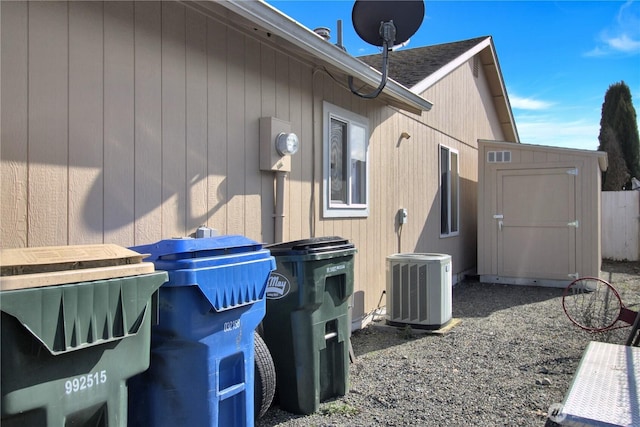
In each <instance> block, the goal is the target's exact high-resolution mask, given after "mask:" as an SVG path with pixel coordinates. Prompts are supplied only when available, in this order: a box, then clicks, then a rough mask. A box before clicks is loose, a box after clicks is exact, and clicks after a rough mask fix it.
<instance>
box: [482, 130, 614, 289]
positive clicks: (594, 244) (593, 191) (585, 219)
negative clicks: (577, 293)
mask: <svg viewBox="0 0 640 427" xmlns="http://www.w3.org/2000/svg"><path fill="white" fill-rule="evenodd" d="M503 150H508V151H510V152H511V161H510V162H509V163H487V160H486V159H487V152H488V151H503ZM603 157H604V154H603V153H598V152H587V151H583V150H571V149H564V148H554V147H543V146H536V145H526V144H510V143H503V142H495V143H494V142H482V143H481V144H480V151H479V159H478V168H479V181H478V274H479V275H480V276H496V275H498V274H499V272H498V263H499V259H498V258H497V257H498V250H497V229H498V228H497V220H496V219H494V218H493V215H494V214H500V212H496V207H497V203H496V200H497V198H498V195H497V191H498V179H497V176H498V175H497V174H498V173H499V171H518V170H544V169H552V168H565V169H567V170H570V169H573V168H576V169H577V175H576V177H575V183H576V185H575V193H574V194H567V195H566V196H567V197H571V198H572V199H573V200H572V203H575V214H576V218H575V219H576V220H577V221H578V223H579V226H578V228H577V229H576V233H575V252H576V253H575V267H576V270H577V273H578V274H579V276H580V277H584V276H595V277H598V275H599V274H600V264H601V219H600V211H601V197H600V179H601V166H600V161H601V160H600V159H602V158H603ZM522 191H523V193H526V192H527V189H526V188H523V189H522ZM551 193H552V192H551V191H545V192H544V193H543V194H531V195H530V197H536V198H540V199H541V200H543V203H545V204H554V203H555V204H563V203H566V200H562V199H560V200H554V199H552V198H550V196H549V194H551ZM505 221H506V220H505ZM522 245H523V246H526V242H522ZM505 250H508V249H506V248H505ZM512 250H520V248H512ZM545 250H546V252H547V255H548V256H550V257H551V258H554V257H555V258H560V256H561V254H555V255H549V252H550V253H551V254H553V251H554V250H557V248H554V247H548V248H545ZM537 273H538V275H537V277H536V278H535V279H539V280H542V281H544V280H545V279H548V277H547V276H546V274H547V272H546V271H539V272H537ZM509 279H520V278H509ZM525 279H527V280H529V279H531V278H525ZM570 280H572V279H571V278H570V277H567V278H566V281H570ZM558 285H561V284H560V283H558Z"/></svg>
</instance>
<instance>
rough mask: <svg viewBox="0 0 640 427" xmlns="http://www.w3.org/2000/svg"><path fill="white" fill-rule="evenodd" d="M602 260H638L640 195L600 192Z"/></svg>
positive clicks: (631, 192) (639, 251) (633, 192)
mask: <svg viewBox="0 0 640 427" xmlns="http://www.w3.org/2000/svg"><path fill="white" fill-rule="evenodd" d="M602 257H603V258H607V259H613V260H627V261H638V260H640V191H603V192H602Z"/></svg>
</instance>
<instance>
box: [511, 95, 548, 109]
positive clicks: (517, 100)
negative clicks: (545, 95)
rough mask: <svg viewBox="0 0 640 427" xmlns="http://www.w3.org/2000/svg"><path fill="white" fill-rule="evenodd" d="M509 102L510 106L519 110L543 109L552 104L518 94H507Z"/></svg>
mask: <svg viewBox="0 0 640 427" xmlns="http://www.w3.org/2000/svg"><path fill="white" fill-rule="evenodd" d="M509 103H510V104H511V107H512V108H517V109H519V110H545V109H547V108H549V107H551V106H552V105H553V103H551V102H547V101H542V100H539V99H534V98H523V97H520V96H518V95H509Z"/></svg>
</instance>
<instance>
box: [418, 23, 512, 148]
mask: <svg viewBox="0 0 640 427" xmlns="http://www.w3.org/2000/svg"><path fill="white" fill-rule="evenodd" d="M486 49H489V52H490V55H491V57H492V63H491V64H490V66H491V67H493V68H494V69H495V73H496V76H497V79H498V85H499V86H500V92H501V94H502V96H500V98H502V101H501V102H502V103H503V107H504V109H505V111H506V114H507V117H506V121H503V122H502V123H501V125H502V126H505V127H506V130H507V131H508V132H506V137H507V139H509V140H513V141H514V142H520V136H519V135H518V129H517V127H516V122H515V118H514V117H513V111H512V110H511V103H510V102H509V96H508V94H507V88H506V86H505V84H504V79H503V77H502V71H501V70H500V64H499V63H498V56H497V55H496V50H495V47H494V45H493V40H492V38H491V37H490V36H487V38H485V39H484V40H482V41H480V42H479V43H478V44H477V45H475V46H474V47H472V48H471V49H469V50H467V51H466V52H464V53H463V54H462V55H460V56H458V57H457V58H455V59H454V60H453V61H451V62H449V63H448V64H446V65H445V66H443V67H441V68H440V69H438V70H437V71H435V72H434V73H433V74H431V75H429V76H428V77H427V78H425V79H424V80H422V81H420V82H418V83H417V84H415V85H414V86H413V87H412V88H411V91H413V92H415V93H417V94H420V93H423V92H424V91H426V90H427V89H429V88H430V87H431V86H433V85H434V84H435V83H437V82H438V81H440V80H441V79H443V78H444V77H445V76H447V75H448V74H449V73H451V72H452V71H453V70H455V69H456V68H458V67H460V66H461V65H462V64H464V63H465V62H467V61H469V60H470V59H471V58H473V57H474V56H475V55H477V54H479V53H481V52H482V51H484V50H486ZM496 102H498V101H496Z"/></svg>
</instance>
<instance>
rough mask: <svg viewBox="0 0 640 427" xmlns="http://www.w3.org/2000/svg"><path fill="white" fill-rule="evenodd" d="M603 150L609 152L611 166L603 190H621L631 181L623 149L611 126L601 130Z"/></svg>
mask: <svg viewBox="0 0 640 427" xmlns="http://www.w3.org/2000/svg"><path fill="white" fill-rule="evenodd" d="M600 137H601V141H602V142H601V143H600V146H601V151H606V152H607V157H608V160H609V168H608V169H607V171H606V172H605V173H604V179H603V180H602V191H620V190H622V189H623V188H624V186H625V184H626V183H627V182H629V178H630V175H629V170H628V169H627V164H626V162H625V161H624V156H623V155H622V149H621V147H620V143H619V142H618V140H617V138H616V135H615V132H614V131H613V129H611V127H610V126H607V127H605V128H604V129H603V130H602V131H601V132H600Z"/></svg>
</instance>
